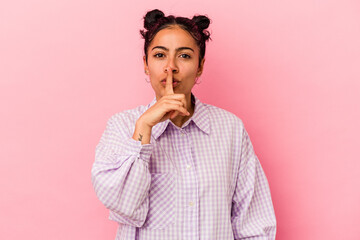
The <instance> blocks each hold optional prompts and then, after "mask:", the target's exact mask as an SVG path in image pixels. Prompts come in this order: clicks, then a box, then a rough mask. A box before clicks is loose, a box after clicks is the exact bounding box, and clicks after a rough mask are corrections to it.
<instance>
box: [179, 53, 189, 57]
mask: <svg viewBox="0 0 360 240" xmlns="http://www.w3.org/2000/svg"><path fill="white" fill-rule="evenodd" d="M180 57H182V58H190V55H187V54H185V53H183V54H181V55H180Z"/></svg>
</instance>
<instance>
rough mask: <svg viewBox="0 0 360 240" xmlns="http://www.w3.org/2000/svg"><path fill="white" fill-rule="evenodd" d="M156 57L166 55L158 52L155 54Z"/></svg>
mask: <svg viewBox="0 0 360 240" xmlns="http://www.w3.org/2000/svg"><path fill="white" fill-rule="evenodd" d="M154 57H156V58H162V57H164V54H162V53H157V54H155V55H154Z"/></svg>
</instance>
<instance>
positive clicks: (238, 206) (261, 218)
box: [231, 129, 276, 240]
mask: <svg viewBox="0 0 360 240" xmlns="http://www.w3.org/2000/svg"><path fill="white" fill-rule="evenodd" d="M231 222H232V228H233V233H234V238H235V239H246V240H274V239H275V234H276V219H275V213H274V208H273V204H272V200H271V194H270V188H269V184H268V181H267V179H266V176H265V173H264V171H263V169H262V167H261V165H260V162H259V160H258V158H257V157H256V155H255V153H254V150H253V147H252V144H251V141H250V138H249V136H248V134H247V132H246V130H245V129H243V133H242V141H241V159H240V168H239V173H238V178H237V183H236V188H235V193H234V196H233V199H232V210H231Z"/></svg>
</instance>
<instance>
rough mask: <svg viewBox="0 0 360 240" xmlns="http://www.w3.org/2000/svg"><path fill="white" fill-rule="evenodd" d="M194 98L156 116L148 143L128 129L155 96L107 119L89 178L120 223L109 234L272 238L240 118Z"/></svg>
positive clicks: (152, 239)
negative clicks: (181, 113)
mask: <svg viewBox="0 0 360 240" xmlns="http://www.w3.org/2000/svg"><path fill="white" fill-rule="evenodd" d="M193 101H194V103H195V110H194V114H193V116H192V117H191V118H190V119H189V120H188V121H187V122H186V123H184V124H183V126H182V127H177V126H176V125H174V124H173V123H172V122H171V121H170V120H166V121H164V122H160V123H158V124H157V125H155V126H154V127H153V128H152V133H151V141H150V144H144V145H141V143H140V142H139V141H136V140H134V139H132V135H133V133H134V129H135V122H136V121H137V119H138V118H139V117H140V116H141V115H142V114H143V113H144V112H145V111H146V110H147V109H148V108H149V107H151V106H152V105H153V104H154V103H155V102H156V99H154V100H153V101H152V102H151V103H150V104H149V105H147V106H139V107H137V108H135V109H132V110H127V111H124V112H121V113H117V114H115V115H113V116H112V117H111V118H110V119H109V120H108V122H107V126H106V129H105V131H104V133H103V135H102V137H101V139H100V142H99V144H98V145H97V147H96V156H95V162H94V164H93V167H92V182H93V186H94V189H95V192H96V194H97V197H98V198H99V199H100V201H101V202H102V203H103V204H104V205H105V206H106V208H108V209H109V211H110V216H109V218H110V219H111V220H114V221H116V222H118V223H119V228H118V231H117V235H116V239H117V240H142V239H146V240H176V239H179V240H180V239H183V240H195V239H196V240H199V239H201V240H211V239H214V240H215V239H217V240H230V239H231V240H233V239H247V240H250V239H251V240H255V239H256V240H257V239H264V240H265V239H266V240H268V239H269V240H270V239H275V233H276V219H275V214H274V209H273V205H272V200H271V195H270V189H269V185H268V182H267V179H266V176H265V174H264V171H263V169H262V167H261V165H260V162H259V160H258V158H257V157H256V155H255V153H254V150H253V147H252V144H251V142H250V139H249V136H248V134H247V132H246V130H245V128H244V125H243V123H242V121H241V120H240V119H239V118H238V117H236V116H235V115H234V114H232V113H229V112H227V111H225V110H223V109H221V108H218V107H215V106H212V105H208V104H204V103H202V102H201V101H200V100H199V99H197V98H196V97H194V96H193Z"/></svg>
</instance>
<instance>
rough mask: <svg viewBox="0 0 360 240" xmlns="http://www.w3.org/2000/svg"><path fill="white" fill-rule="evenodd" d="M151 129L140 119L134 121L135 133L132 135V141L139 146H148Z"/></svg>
mask: <svg viewBox="0 0 360 240" xmlns="http://www.w3.org/2000/svg"><path fill="white" fill-rule="evenodd" d="M151 129H152V127H151V126H149V125H148V124H146V123H145V122H144V121H143V120H142V119H141V117H140V118H139V119H138V120H137V121H136V124H135V131H134V134H133V137H132V138H133V139H134V140H137V141H140V142H141V144H149V143H150V138H151Z"/></svg>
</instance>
